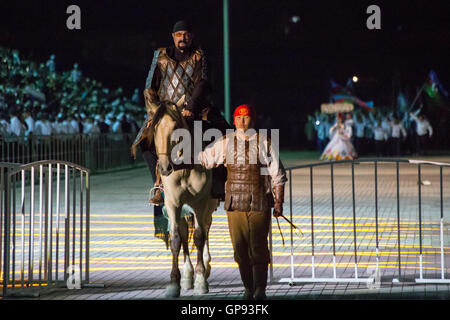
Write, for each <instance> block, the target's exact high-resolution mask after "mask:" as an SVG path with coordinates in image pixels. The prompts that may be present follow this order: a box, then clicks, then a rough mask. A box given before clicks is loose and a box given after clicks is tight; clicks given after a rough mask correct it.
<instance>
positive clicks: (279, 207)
mask: <svg viewBox="0 0 450 320" xmlns="http://www.w3.org/2000/svg"><path fill="white" fill-rule="evenodd" d="M282 214H283V204H282V203H280V202H275V204H274V205H273V216H274V217H275V218H278V217H281V215H282Z"/></svg>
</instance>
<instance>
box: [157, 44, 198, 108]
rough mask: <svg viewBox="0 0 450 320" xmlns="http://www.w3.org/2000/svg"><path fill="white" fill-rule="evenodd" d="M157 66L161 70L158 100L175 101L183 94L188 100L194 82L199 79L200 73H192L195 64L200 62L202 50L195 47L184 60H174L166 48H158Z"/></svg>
mask: <svg viewBox="0 0 450 320" xmlns="http://www.w3.org/2000/svg"><path fill="white" fill-rule="evenodd" d="M158 50H159V51H160V53H159V55H158V67H159V70H160V71H161V85H160V86H159V90H158V96H159V99H160V100H168V101H171V102H173V103H177V102H178V100H180V98H181V97H182V96H183V95H186V100H188V99H189V98H190V97H191V95H192V92H193V91H194V87H195V84H196V83H197V82H198V81H199V80H200V76H201V74H200V73H199V72H197V74H195V73H194V71H195V68H196V66H197V65H198V64H199V63H201V62H200V61H201V59H202V56H203V51H202V50H201V49H196V50H195V51H194V52H193V53H192V55H191V56H190V57H189V58H188V59H186V60H184V61H180V62H178V61H175V60H173V59H172V58H170V57H169V56H168V54H167V51H166V48H160V49H158Z"/></svg>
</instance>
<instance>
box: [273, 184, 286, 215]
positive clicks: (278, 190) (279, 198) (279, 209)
mask: <svg viewBox="0 0 450 320" xmlns="http://www.w3.org/2000/svg"><path fill="white" fill-rule="evenodd" d="M273 191H274V200H275V204H274V205H273V216H274V217H275V218H278V217H280V216H281V215H282V214H283V201H284V185H280V186H275V187H274V188H273Z"/></svg>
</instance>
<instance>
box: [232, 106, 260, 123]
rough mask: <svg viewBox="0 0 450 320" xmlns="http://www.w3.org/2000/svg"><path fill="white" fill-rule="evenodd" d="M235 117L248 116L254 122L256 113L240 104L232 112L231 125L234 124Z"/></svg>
mask: <svg viewBox="0 0 450 320" xmlns="http://www.w3.org/2000/svg"><path fill="white" fill-rule="evenodd" d="M237 116H249V117H251V118H252V120H253V121H254V120H256V119H255V117H256V113H255V111H254V110H253V108H251V107H250V106H249V105H248V104H241V105H240V106H238V107H237V108H236V110H234V117H233V124H235V123H234V118H236V117H237Z"/></svg>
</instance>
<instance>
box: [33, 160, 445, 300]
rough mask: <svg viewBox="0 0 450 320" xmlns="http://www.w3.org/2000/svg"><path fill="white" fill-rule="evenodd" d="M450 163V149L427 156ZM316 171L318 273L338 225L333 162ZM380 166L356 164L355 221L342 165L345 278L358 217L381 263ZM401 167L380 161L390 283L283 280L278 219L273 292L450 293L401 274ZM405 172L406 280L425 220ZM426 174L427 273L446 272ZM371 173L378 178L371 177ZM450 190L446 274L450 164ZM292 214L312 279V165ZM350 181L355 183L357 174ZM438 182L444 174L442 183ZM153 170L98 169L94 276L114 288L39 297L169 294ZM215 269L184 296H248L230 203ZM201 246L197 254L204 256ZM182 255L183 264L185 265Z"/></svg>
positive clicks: (217, 216) (365, 254)
mask: <svg viewBox="0 0 450 320" xmlns="http://www.w3.org/2000/svg"><path fill="white" fill-rule="evenodd" d="M422 159H427V160H430V161H440V162H447V163H450V157H433V158H431V157H430V158H422ZM316 161H317V160H315V159H302V160H295V158H294V157H289V158H286V161H285V167H290V166H294V165H300V164H305V163H311V162H316ZM327 168H328V169H321V170H322V171H321V170H317V172H315V175H314V222H315V233H314V240H315V267H316V269H315V276H316V277H323V278H330V277H332V276H333V263H332V258H333V255H332V252H333V245H332V231H331V230H332V229H331V211H330V208H331V207H330V201H331V200H330V190H331V187H330V180H329V177H328V176H327V172H328V171H326V170H329V167H327ZM372 169H373V167H369V166H366V165H362V164H361V165H357V166H355V174H356V180H355V181H356V182H355V183H356V190H357V192H356V217H357V218H356V220H355V221H353V210H352V201H351V199H352V198H351V196H352V195H351V193H352V192H351V190H352V188H351V181H350V180H349V177H350V179H351V176H350V175H349V173H348V168H338V167H337V168H336V170H335V175H336V179H335V180H334V183H335V192H336V195H335V205H336V210H335V222H336V225H335V226H336V228H335V239H336V242H335V252H336V263H337V264H336V265H337V268H336V270H337V271H336V272H337V276H338V277H346V278H351V277H354V254H353V249H354V243H353V240H354V236H355V234H354V229H353V226H354V224H353V223H354V222H355V223H356V238H357V252H358V257H357V261H358V276H359V277H361V278H367V277H368V276H370V271H369V269H368V268H369V267H373V266H374V265H375V247H376V240H377V239H376V234H375V226H374V219H375V213H374V196H373V195H374V189H373V183H372V182H371V181H372V180H373V176H371V175H372ZM393 170H394V169H392V167H391V168H384V167H380V169H379V174H380V178H379V217H378V218H379V230H378V231H379V234H378V247H379V253H380V255H379V266H380V270H381V283H380V287H379V288H375V289H373V288H372V289H370V288H368V287H367V284H366V283H364V282H363V283H339V282H337V283H333V282H326V283H305V282H304V283H296V284H295V285H294V286H290V285H289V284H288V283H280V282H279V280H280V279H282V278H289V277H291V267H290V261H291V255H290V254H291V249H290V227H289V225H288V224H287V223H286V222H284V221H280V223H281V227H282V230H283V235H284V239H285V241H286V245H285V246H283V245H282V239H281V236H280V233H279V231H278V228H277V224H276V220H273V230H272V231H273V277H272V281H271V283H269V284H268V288H267V295H268V297H269V299H308V298H313V299H336V298H344V299H353V298H360V299H363V298H369V299H373V298H375V299H376V298H383V299H386V298H387V299H389V298H408V299H411V298H435V297H438V298H439V297H444V298H448V297H450V289H449V288H450V286H449V285H448V284H443V285H442V284H417V283H413V282H402V283H400V284H396V283H393V282H392V279H393V278H397V277H398V270H397V268H398V260H397V258H398V244H397V240H398V239H397V235H398V234H397V231H398V229H397V223H398V221H397V201H396V196H395V190H396V182H395V176H393V175H392V172H395V171H393ZM400 174H401V183H400V184H401V196H402V198H401V200H400V207H401V211H400V213H401V234H402V237H401V245H400V250H401V259H402V260H401V263H402V266H403V267H404V269H402V270H405V271H404V274H402V277H403V278H404V279H402V280H408V281H411V280H414V279H415V278H418V277H419V262H418V256H419V242H418V241H419V227H418V224H417V216H418V211H417V188H418V186H417V170H414V169H413V168H409V169H408V168H406V167H401V168H400ZM422 174H423V179H427V180H429V181H431V185H428V186H423V188H422V192H423V203H422V210H423V221H422V222H423V227H422V232H423V234H422V236H423V248H422V250H423V259H424V260H423V261H424V264H423V265H424V271H423V272H424V274H423V276H424V277H425V278H426V277H440V269H439V268H440V262H441V261H440V256H439V254H440V249H439V241H438V240H439V238H436V236H437V237H439V229H438V228H439V224H437V225H436V222H437V223H438V222H439V217H440V215H439V214H440V213H439V205H438V204H439V203H438V202H436V201H437V200H436V199H438V197H439V183H438V180H436V179H437V178H436V177H437V176H436V174H435V173H434V172H431V171H429V170H428V169H424V170H423V172H422ZM371 179H372V180H371ZM446 179H447V180H446V181H447V185H446V186H445V188H444V195H446V197H445V201H444V208H445V210H444V216H445V218H444V239H445V242H444V248H445V254H446V259H445V266H446V278H447V279H448V278H449V273H450V271H449V266H450V247H449V245H450V238H449V227H448V226H449V224H448V222H450V209H449V208H450V206H449V204H450V200H449V198H450V197H449V195H450V192H449V191H450V183H448V182H450V170H447V173H446ZM293 181H294V184H293V218H294V219H293V220H294V223H295V224H297V225H298V227H299V228H301V229H302V230H303V232H304V235H305V236H304V237H303V238H300V237H299V236H297V235H295V234H294V239H293V245H294V247H293V248H294V255H293V257H294V258H293V259H294V265H295V268H294V269H295V270H294V271H295V277H311V230H310V226H311V225H310V223H311V217H310V202H309V201H310V193H309V187H310V185H309V181H310V180H309V171H301V170H298V171H294V172H293ZM349 181H350V182H349ZM436 181H437V182H436ZM150 185H151V178H150V174H149V172H148V169H147V168H137V169H133V170H126V171H119V172H113V173H107V174H99V175H93V176H92V177H91V237H90V239H91V246H90V253H91V259H90V278H91V282H93V283H101V284H104V285H105V288H83V289H81V290H68V289H65V288H61V289H54V290H52V291H49V292H46V291H45V290H44V291H43V292H42V294H41V296H40V299H49V300H53V299H57V300H59V299H69V300H72V299H73V300H103V299H165V296H164V295H165V286H166V285H167V283H168V280H169V274H170V266H171V253H170V250H167V249H166V246H165V244H164V242H163V241H162V240H160V239H157V238H155V237H154V235H153V234H154V228H153V214H152V211H153V209H152V207H150V206H149V205H148V203H147V198H148V189H149V186H150ZM285 200H286V202H285V206H284V210H285V215H286V216H288V217H289V191H288V188H287V190H286V199H285ZM210 252H211V257H212V262H211V266H212V270H211V275H210V277H209V289H210V290H209V293H208V294H205V295H201V296H197V295H194V293H193V290H186V291H185V290H182V292H181V298H180V299H240V298H241V295H242V294H243V286H242V283H241V280H240V277H239V273H238V269H237V265H236V264H235V262H234V261H233V250H232V247H231V241H230V238H229V234H228V223H227V220H226V215H225V212H224V210H223V202H222V203H221V204H220V206H219V208H218V210H217V211H216V212H215V213H214V214H213V223H212V227H211V232H210ZM195 256H196V254H195V252H194V253H193V255H192V261H193V263H194V262H195V259H196V258H195ZM182 259H183V258H182V254H180V266H181V265H182Z"/></svg>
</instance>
